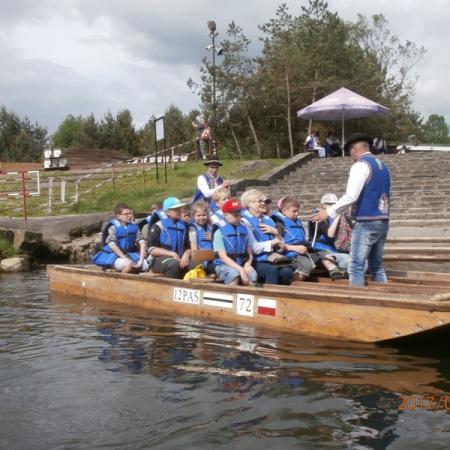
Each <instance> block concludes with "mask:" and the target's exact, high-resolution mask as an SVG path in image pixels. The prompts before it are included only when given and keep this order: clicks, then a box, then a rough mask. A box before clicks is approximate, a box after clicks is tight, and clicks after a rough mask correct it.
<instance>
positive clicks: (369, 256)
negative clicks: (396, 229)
mask: <svg viewBox="0 0 450 450" xmlns="http://www.w3.org/2000/svg"><path fill="white" fill-rule="evenodd" d="M371 145H372V138H370V137H369V136H366V135H364V134H361V133H354V134H352V135H351V136H350V138H349V140H348V141H347V143H346V144H345V146H344V150H345V151H349V152H350V156H351V157H352V159H353V161H355V164H353V166H352V168H351V169H350V175H349V178H348V182H347V190H346V192H345V194H344V195H343V196H342V197H341V198H340V199H339V200H338V201H337V202H336V203H335V204H334V205H332V206H330V207H329V208H327V209H323V210H320V211H319V212H317V213H316V214H314V215H313V216H312V221H313V222H320V221H323V220H326V219H327V217H331V218H333V219H334V218H335V217H336V216H337V215H338V214H339V213H340V212H342V211H344V210H345V208H347V207H348V206H349V205H353V209H352V217H353V219H354V220H355V221H356V224H355V227H354V229H353V235H352V245H351V250H350V256H351V262H350V265H349V276H350V285H351V286H364V268H365V264H366V262H367V263H368V267H369V270H370V273H371V275H372V279H373V280H374V281H377V282H379V283H387V277H386V273H385V271H384V267H383V248H384V243H385V241H386V237H387V233H388V230H389V201H390V195H391V194H390V185H391V178H390V174H389V169H388V168H387V166H386V165H385V164H384V163H382V162H381V161H380V160H379V159H378V158H376V157H375V156H374V155H372V153H370V146H371Z"/></svg>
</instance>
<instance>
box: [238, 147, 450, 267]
mask: <svg viewBox="0 0 450 450" xmlns="http://www.w3.org/2000/svg"><path fill="white" fill-rule="evenodd" d="M380 158H381V159H382V160H383V161H384V162H385V163H386V164H387V165H388V166H389V169H390V171H391V196H392V197H391V221H390V232H389V238H388V243H387V245H386V249H385V260H386V265H387V266H388V267H389V266H391V267H395V268H397V269H410V270H433V271H446V272H450V152H415V153H407V154H401V155H399V154H393V155H382V156H381V157H380ZM352 163H353V162H352V160H351V158H349V157H346V158H326V159H318V158H313V159H311V160H309V161H308V162H307V163H306V164H304V165H303V166H302V167H300V168H299V169H297V170H295V171H293V172H291V173H290V174H289V175H287V176H284V177H283V178H281V179H280V180H278V181H277V182H276V183H273V184H271V185H270V186H255V188H257V189H261V190H262V191H263V192H264V193H265V194H266V195H268V196H269V197H270V198H271V199H272V200H273V201H274V202H275V203H276V201H277V200H278V199H279V198H281V197H283V196H285V195H293V196H294V197H296V198H297V199H298V200H299V202H300V208H301V212H300V215H301V219H302V221H303V222H306V221H307V220H308V217H309V215H310V213H311V211H312V210H313V209H314V208H315V207H316V206H317V205H318V204H319V202H320V198H321V197H322V195H323V194H324V193H326V192H333V193H335V194H336V195H337V196H338V197H339V196H341V195H342V194H343V193H344V192H345V188H346V183H347V178H348V173H349V170H350V167H351V165H352ZM249 188H250V187H249ZM249 188H247V189H249Z"/></svg>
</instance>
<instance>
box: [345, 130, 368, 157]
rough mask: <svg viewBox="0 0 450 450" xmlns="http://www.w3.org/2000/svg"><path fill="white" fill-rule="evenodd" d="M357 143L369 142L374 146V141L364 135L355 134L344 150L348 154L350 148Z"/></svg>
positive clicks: (349, 139)
mask: <svg viewBox="0 0 450 450" xmlns="http://www.w3.org/2000/svg"><path fill="white" fill-rule="evenodd" d="M356 142H367V143H368V144H369V145H372V142H373V139H372V138H371V137H370V136H367V135H366V134H363V133H353V134H351V135H350V137H349V138H348V140H347V142H346V143H345V145H344V150H345V151H346V152H348V151H349V150H350V147H351V146H352V145H353V144H355V143H356Z"/></svg>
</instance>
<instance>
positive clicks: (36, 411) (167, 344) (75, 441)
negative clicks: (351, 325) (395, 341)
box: [0, 272, 450, 450]
mask: <svg viewBox="0 0 450 450" xmlns="http://www.w3.org/2000/svg"><path fill="white" fill-rule="evenodd" d="M0 344H1V345H0V395H1V397H0V407H1V420H0V448H2V449H33V450H35V449H130V450H131V449H133V450H136V449H150V448H151V449H255V448H257V449H258V450H262V449H277V450H278V449H296V448H298V449H328V448H332V449H385V448H389V449H405V448H407V449H416V448H417V449H421V448H424V449H444V448H445V449H447V448H448V447H449V445H448V443H449V442H450V436H449V435H450V433H449V432H450V414H449V412H448V411H445V407H446V406H447V409H450V398H448V396H449V395H450V357H449V355H448V352H446V351H442V350H439V351H437V350H434V349H428V350H422V351H421V352H420V353H419V352H417V351H416V352H415V354H414V353H412V351H411V350H399V349H396V348H379V347H376V346H373V345H365V344H349V343H340V342H335V341H334V342H333V341H326V340H319V339H312V338H307V337H299V336H293V335H286V334H277V333H273V332H270V331H267V330H261V329H255V328H253V327H248V326H241V325H235V326H233V325H224V324H218V323H206V322H201V321H198V320H194V319H190V318H187V317H174V316H172V317H169V316H167V317H166V316H159V315H155V314H154V313H152V312H150V311H147V310H141V309H136V308H130V307H120V306H117V305H114V306H111V305H108V304H104V303H98V302H95V303H91V302H89V303H84V302H83V301H80V300H78V299H75V298H69V297H61V296H58V297H54V296H53V297H51V298H50V297H49V294H48V286H47V279H46V275H45V272H35V273H32V274H18V275H3V276H2V275H0ZM428 394H429V395H433V396H434V398H435V399H436V400H438V399H441V400H442V401H445V400H447V405H445V404H444V403H443V404H442V405H441V406H442V407H441V410H440V411H431V410H427V407H429V406H430V404H429V401H428V403H427V400H426V398H425V396H426V395H428ZM402 396H403V397H402ZM402 398H403V400H404V401H405V402H409V409H410V410H408V409H405V410H399V406H401V403H402ZM413 402H416V403H415V404H413ZM420 402H421V404H420ZM432 407H433V409H436V408H435V406H433V405H432Z"/></svg>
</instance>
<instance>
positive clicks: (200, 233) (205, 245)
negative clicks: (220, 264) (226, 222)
mask: <svg viewBox="0 0 450 450" xmlns="http://www.w3.org/2000/svg"><path fill="white" fill-rule="evenodd" d="M190 226H191V227H193V228H194V229H195V232H196V236H197V247H198V249H199V250H212V249H213V241H212V235H213V229H212V227H211V225H209V224H206V225H205V226H204V227H202V226H200V225H199V224H198V223H195V222H193V223H192V225H190ZM205 233H210V234H211V239H205ZM207 266H208V261H203V267H204V268H205V269H206V268H207Z"/></svg>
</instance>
